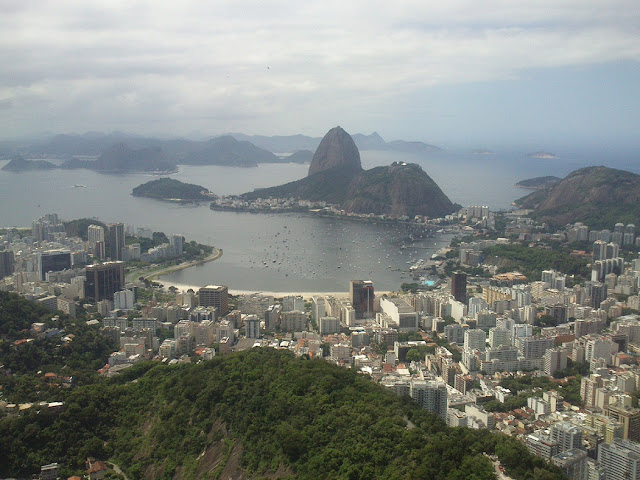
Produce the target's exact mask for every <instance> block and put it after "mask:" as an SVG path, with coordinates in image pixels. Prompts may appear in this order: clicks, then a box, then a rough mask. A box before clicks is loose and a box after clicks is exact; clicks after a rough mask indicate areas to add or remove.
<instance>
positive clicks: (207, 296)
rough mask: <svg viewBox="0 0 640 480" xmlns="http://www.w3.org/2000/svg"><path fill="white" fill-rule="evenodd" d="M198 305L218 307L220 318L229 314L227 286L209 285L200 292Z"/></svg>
mask: <svg viewBox="0 0 640 480" xmlns="http://www.w3.org/2000/svg"><path fill="white" fill-rule="evenodd" d="M198 305H200V306H201V307H216V308H217V309H218V315H219V316H220V317H223V316H225V315H226V314H227V313H228V312H229V288H228V287H227V286H225V285H207V286H206V287H202V288H201V289H200V290H198Z"/></svg>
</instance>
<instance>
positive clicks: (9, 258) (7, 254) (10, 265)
mask: <svg viewBox="0 0 640 480" xmlns="http://www.w3.org/2000/svg"><path fill="white" fill-rule="evenodd" d="M14 267H15V260H14V256H13V252H12V251H11V250H3V251H1V252H0V278H4V277H6V276H8V275H11V274H12V273H13V270H14Z"/></svg>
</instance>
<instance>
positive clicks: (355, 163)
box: [309, 127, 362, 176]
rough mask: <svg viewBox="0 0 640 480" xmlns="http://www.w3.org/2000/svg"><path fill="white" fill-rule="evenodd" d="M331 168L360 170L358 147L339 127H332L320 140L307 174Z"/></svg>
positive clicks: (350, 170) (310, 174)
mask: <svg viewBox="0 0 640 480" xmlns="http://www.w3.org/2000/svg"><path fill="white" fill-rule="evenodd" d="M333 168H339V169H341V170H343V171H345V172H351V173H353V174H356V173H360V172H361V171H362V165H361V163H360V152H359V151H358V147H356V144H355V142H354V141H353V139H352V138H351V135H349V134H348V133H347V132H345V131H344V130H343V129H342V128H341V127H335V128H332V129H331V130H329V132H327V134H326V135H325V136H324V137H323V139H322V141H320V145H318V148H317V150H316V153H315V154H314V155H313V159H312V160H311V165H309V176H312V175H315V174H316V173H318V172H322V171H324V170H331V169H333Z"/></svg>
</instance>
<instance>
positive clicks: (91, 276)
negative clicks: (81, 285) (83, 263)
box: [85, 262, 124, 302]
mask: <svg viewBox="0 0 640 480" xmlns="http://www.w3.org/2000/svg"><path fill="white" fill-rule="evenodd" d="M85 274H86V277H87V282H86V284H85V296H86V297H87V298H88V299H89V300H93V301H94V302H99V301H100V300H104V299H107V300H113V294H114V293H116V292H119V291H120V290H122V288H123V287H124V263H123V262H106V263H96V264H95V265H88V266H87V268H86V269H85Z"/></svg>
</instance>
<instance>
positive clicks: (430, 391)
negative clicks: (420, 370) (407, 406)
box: [409, 379, 447, 420]
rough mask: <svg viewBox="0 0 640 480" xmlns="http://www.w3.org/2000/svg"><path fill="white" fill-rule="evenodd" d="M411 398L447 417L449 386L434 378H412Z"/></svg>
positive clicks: (435, 413)
mask: <svg viewBox="0 0 640 480" xmlns="http://www.w3.org/2000/svg"><path fill="white" fill-rule="evenodd" d="M409 395H411V398H412V399H413V400H414V401H415V402H416V403H417V404H418V405H420V406H421V407H422V408H424V409H425V410H427V411H429V412H431V413H433V414H434V415H437V416H439V417H440V418H442V419H444V420H446V419H447V386H446V385H445V383H444V382H438V381H434V380H416V379H414V380H411V387H410V393H409Z"/></svg>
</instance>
